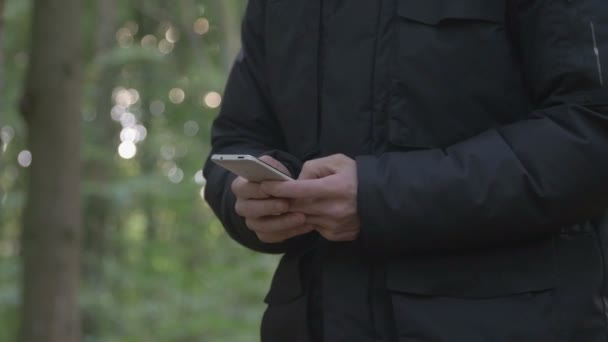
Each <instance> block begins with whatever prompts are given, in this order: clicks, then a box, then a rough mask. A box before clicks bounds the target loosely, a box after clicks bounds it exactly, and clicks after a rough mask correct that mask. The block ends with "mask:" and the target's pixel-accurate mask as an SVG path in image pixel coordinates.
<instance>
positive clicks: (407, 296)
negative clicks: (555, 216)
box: [386, 239, 557, 342]
mask: <svg viewBox="0 0 608 342" xmlns="http://www.w3.org/2000/svg"><path fill="white" fill-rule="evenodd" d="M555 268H556V261H555V251H554V244H553V240H552V239H549V240H547V241H541V242H536V243H531V244H528V245H525V246H520V247H517V248H500V249H495V250H491V251H478V252H471V253H467V254H461V255H445V256H441V257H428V256H427V257H421V258H420V259H411V258H408V259H399V260H395V261H392V262H389V264H388V266H387V273H386V274H387V278H386V287H387V289H388V291H389V293H390V297H391V302H392V309H393V314H394V319H395V322H396V329H397V331H398V335H399V337H400V340H403V341H406V340H407V341H418V340H420V341H480V342H481V341H554V340H555V333H556V330H555V327H554V323H553V322H554V317H553V315H554V314H553V305H554V304H553V302H554V299H553V297H554V293H553V292H554V288H555V286H556V282H557V281H556V270H555ZM416 338H417V339H416Z"/></svg>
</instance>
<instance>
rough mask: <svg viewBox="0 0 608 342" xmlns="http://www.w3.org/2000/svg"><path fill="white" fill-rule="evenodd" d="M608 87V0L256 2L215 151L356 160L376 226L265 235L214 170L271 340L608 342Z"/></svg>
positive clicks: (362, 204)
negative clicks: (260, 257)
mask: <svg viewBox="0 0 608 342" xmlns="http://www.w3.org/2000/svg"><path fill="white" fill-rule="evenodd" d="M602 67H603V68H604V70H602ZM607 82H608V2H606V1H605V0H347V1H346V0H250V3H249V5H248V9H247V13H246V16H245V19H244V25H243V49H242V53H241V54H240V56H239V58H238V60H237V61H236V63H235V65H234V69H233V71H232V73H231V76H230V79H229V82H228V86H227V89H226V93H225V98H224V105H223V108H222V110H221V113H220V115H219V117H218V118H217V120H216V121H215V123H214V125H213V153H249V154H254V155H260V154H265V153H271V154H273V155H274V156H275V157H277V158H278V159H279V160H281V161H283V162H284V163H286V164H287V165H288V166H289V167H290V168H291V170H292V172H293V173H295V174H297V173H298V171H299V167H301V163H302V162H303V161H306V160H309V159H314V158H318V157H322V156H327V155H331V154H335V153H344V154H346V155H348V156H351V157H352V158H355V159H356V161H357V168H358V178H359V189H358V200H359V215H360V217H361V220H362V231H361V235H360V237H359V238H358V240H357V241H355V242H353V243H332V242H328V241H326V240H324V239H322V238H320V237H319V236H318V235H317V234H316V233H311V234H308V235H306V236H302V237H299V238H295V239H292V240H289V241H286V242H284V243H280V244H272V245H271V244H265V243H262V242H261V241H259V240H258V239H257V238H256V236H255V235H254V234H253V233H252V232H251V231H250V230H248V229H247V227H246V226H245V224H244V220H243V219H242V218H240V217H238V216H237V215H236V214H235V212H234V201H235V199H234V196H233V195H232V194H231V191H230V186H229V185H230V182H231V181H232V179H233V176H231V175H230V174H229V173H228V172H226V171H224V170H223V169H221V168H219V167H217V166H215V165H213V164H211V163H207V165H206V167H205V175H206V177H207V182H208V183H207V187H206V196H207V200H208V201H209V203H210V205H211V207H212V208H213V209H214V210H215V212H216V213H217V214H218V216H219V218H220V219H221V220H222V222H223V223H224V225H225V227H226V230H227V231H228V233H229V234H230V235H231V236H232V237H233V238H234V239H235V240H236V241H238V242H240V243H241V244H243V245H245V246H247V247H249V248H252V249H255V250H258V251H260V252H267V253H285V255H284V256H283V259H282V261H281V263H280V265H279V268H278V270H277V272H276V275H275V278H274V280H273V283H272V286H271V290H270V292H269V293H268V296H267V297H266V301H267V303H268V304H269V307H268V310H267V312H266V315H265V319H264V322H263V327H262V335H263V340H264V341H277V342H279V341H280V342H285V341H290V342H299V341H302V342H304V341H313V340H315V341H316V340H320V339H321V338H320V337H317V338H313V337H311V335H310V331H311V330H310V329H309V328H310V325H311V324H310V323H311V319H312V322H316V323H317V324H312V325H314V326H317V328H319V327H320V326H322V332H323V335H324V340H325V341H327V342H339V341H345V342H356V341H390V342H396V341H408V342H409V341H412V342H414V341H425V342H427V341H428V342H444V341H456V342H460V341H462V342H476V341H518V342H523V341H534V342H538V341H576V342H595V341H598V342H599V341H606V340H608V324H607V323H608V321H607V317H608V316H607V314H608V310H607V308H606V305H607V303H608V301H607V298H606V290H607V289H608V288H607V284H606V261H607V259H606V258H605V254H606V248H607V246H608V244H607V242H608V235H607V234H608V215H606V214H605V213H606V208H608V88H606V83H607ZM311 298H312V300H311ZM311 310H312V311H311ZM311 312H312V314H311ZM313 331H318V329H316V330H313Z"/></svg>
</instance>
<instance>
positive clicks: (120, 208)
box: [0, 0, 277, 342]
mask: <svg viewBox="0 0 608 342" xmlns="http://www.w3.org/2000/svg"><path fill="white" fill-rule="evenodd" d="M86 3H87V6H85V7H86V11H85V13H82V14H78V13H74V15H83V16H84V19H85V20H84V23H85V24H84V28H83V30H84V39H85V46H86V49H85V51H84V54H83V56H84V57H83V58H84V71H85V73H84V77H85V88H84V99H83V108H82V130H83V140H82V155H81V156H75V158H78V157H80V158H81V160H82V165H83V184H82V192H83V193H82V198H83V203H85V205H84V207H85V209H84V211H83V220H84V223H83V231H84V233H85V237H84V239H83V240H84V241H85V242H84V243H83V247H84V251H83V272H82V286H81V306H82V320H83V332H84V336H85V341H184V342H186V341H214V342H221V341H227V342H228V341H229V342H238V341H255V340H258V330H259V323H260V319H261V315H262V313H263V310H264V305H263V303H262V298H263V296H264V293H265V291H266V290H267V287H268V282H269V280H270V276H271V274H272V271H273V269H274V267H275V265H276V262H277V259H276V257H274V256H263V255H259V254H255V253H253V252H250V251H247V250H245V249H244V248H243V247H241V246H238V245H237V244H236V243H234V242H233V241H231V240H230V239H229V238H228V237H227V235H226V234H225V232H224V231H223V228H222V227H221V225H220V223H219V222H218V220H217V219H216V218H215V217H214V216H213V214H212V213H211V211H210V209H209V208H208V207H207V206H206V204H205V203H204V201H203V200H202V198H201V189H202V187H203V186H204V179H202V176H201V174H200V173H199V174H198V176H197V173H198V172H199V171H200V169H201V167H202V165H203V161H204V158H205V156H206V155H207V153H208V151H209V130H210V124H211V121H212V119H213V118H214V116H215V115H216V114H217V110H218V109H217V106H218V104H219V100H220V99H221V92H222V89H223V85H224V82H225V80H226V77H227V72H228V67H229V65H230V61H231V59H232V58H234V54H235V51H234V49H231V48H230V46H231V44H232V45H234V44H233V42H234V41H235V39H238V32H239V30H238V28H235V27H232V26H234V25H238V23H240V17H241V15H242V11H243V10H244V6H245V1H241V0H204V1H203V0H179V1H173V2H166V1H160V0H145V1H144V0H130V1H120V2H118V1H117V2H116V6H117V7H116V13H115V17H113V18H109V19H112V20H115V22H116V27H115V29H114V30H113V31H112V32H113V36H114V37H113V44H112V47H111V48H110V49H107V50H100V49H99V48H97V47H96V46H97V45H96V40H95V39H96V36H97V31H98V30H99V28H100V25H101V24H103V23H100V18H99V17H98V13H97V12H96V5H95V2H94V1H90V0H88V1H86ZM31 6H32V3H31V0H7V7H6V9H5V13H4V17H5V20H6V27H5V32H3V35H4V42H5V44H4V46H0V53H2V54H3V55H4V59H5V64H4V65H2V66H1V67H0V81H1V82H2V84H3V91H2V92H1V93H0V133H1V134H2V138H3V141H4V143H3V145H1V146H0V148H1V151H2V152H1V153H2V154H1V155H0V341H12V340H14V338H15V334H16V330H17V327H18V324H19V322H18V320H19V312H18V311H19V301H20V290H19V287H20V277H21V275H20V260H19V235H20V229H21V226H20V220H21V216H20V215H21V211H22V208H23V205H24V199H25V191H26V184H27V177H28V173H27V167H25V166H22V165H20V163H19V162H18V160H19V153H20V152H21V151H24V150H27V146H26V135H27V132H26V127H25V124H24V122H23V121H22V118H21V116H20V114H19V110H18V103H19V98H20V94H21V91H22V87H23V82H24V76H25V71H26V68H27V63H28V50H29V27H30V14H31ZM66 10H69V9H66ZM105 19H108V18H105ZM105 19H103V18H102V19H101V20H105ZM227 25H232V26H227ZM235 33H236V35H237V36H236V37H235V36H234V35H235ZM57 39H61V37H57ZM108 75H110V76H111V77H105V76H108ZM107 79H109V80H110V81H111V82H112V83H111V84H110V86H111V88H110V90H112V91H111V93H113V94H106V95H107V96H105V97H104V86H107V85H106V84H105V82H107ZM100 95H101V97H100ZM104 101H105V102H104ZM100 108H101V109H103V110H102V111H101V112H100ZM104 108H105V109H107V110H105V109H104ZM112 113H114V116H113V118H114V119H111V117H112V115H111V114H112ZM127 113H130V114H132V115H127V116H125V115H126V114H127ZM137 126H141V127H143V128H145V138H144V136H143V133H141V131H142V130H141V127H137ZM138 129H139V131H138ZM125 141H126V142H127V143H126V144H125V145H123V148H125V149H124V150H123V152H122V153H123V157H128V154H129V153H131V154H132V152H134V148H133V147H135V148H136V154H135V156H134V157H133V158H130V159H125V158H123V157H121V156H120V155H119V153H118V151H119V146H121V144H124V143H125ZM125 151H126V152H125ZM32 160H33V161H32V162H34V163H35V162H36V156H33V158H32ZM22 164H23V163H22ZM57 167H61V165H57ZM92 222H93V223H92ZM95 222H102V225H101V228H99V227H97V228H95V224H94V223H95ZM91 227H94V228H91ZM90 229H97V231H93V233H91V231H89V230H90Z"/></svg>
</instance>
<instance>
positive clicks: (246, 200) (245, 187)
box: [231, 156, 314, 243]
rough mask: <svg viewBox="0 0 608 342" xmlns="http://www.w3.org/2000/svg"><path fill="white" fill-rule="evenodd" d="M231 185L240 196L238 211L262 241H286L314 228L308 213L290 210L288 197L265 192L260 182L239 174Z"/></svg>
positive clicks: (271, 162) (266, 159)
mask: <svg viewBox="0 0 608 342" xmlns="http://www.w3.org/2000/svg"><path fill="white" fill-rule="evenodd" d="M259 159H260V160H262V161H264V162H265V163H267V164H269V165H271V166H272V167H274V168H276V169H278V170H280V171H282V172H284V173H286V174H288V175H291V173H290V172H289V170H287V168H286V167H285V166H284V165H283V164H281V163H280V162H279V161H277V160H276V159H274V158H272V157H270V156H262V157H260V158H259ZM231 188H232V192H233V193H234V195H235V196H236V204H235V210H236V213H237V214H238V215H239V216H241V217H244V218H245V223H246V224H247V227H248V228H249V229H251V230H253V231H254V232H255V234H256V235H257V236H258V238H259V239H260V240H261V241H262V242H266V243H278V242H283V241H285V240H287V239H289V238H292V237H295V236H298V235H302V234H306V233H308V232H311V231H313V230H314V228H313V227H312V225H311V224H306V217H305V216H304V214H301V213H294V212H290V211H291V210H290V208H289V201H288V200H286V199H281V198H276V197H272V196H270V195H268V194H266V193H264V192H263V191H262V190H261V189H260V184H259V183H253V182H250V181H248V180H246V179H245V178H243V177H237V178H236V179H235V180H234V181H233V182H232V186H231Z"/></svg>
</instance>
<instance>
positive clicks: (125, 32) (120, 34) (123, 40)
mask: <svg viewBox="0 0 608 342" xmlns="http://www.w3.org/2000/svg"><path fill="white" fill-rule="evenodd" d="M116 41H117V42H118V46H120V47H121V48H127V47H130V46H131V45H132V44H133V32H131V30H130V29H128V28H126V27H122V28H120V29H119V30H118V31H117V32H116Z"/></svg>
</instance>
